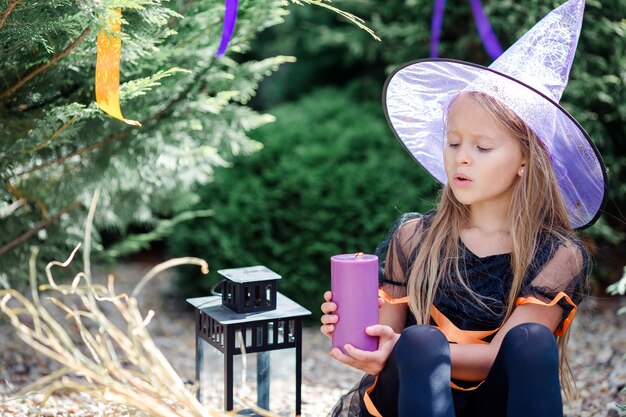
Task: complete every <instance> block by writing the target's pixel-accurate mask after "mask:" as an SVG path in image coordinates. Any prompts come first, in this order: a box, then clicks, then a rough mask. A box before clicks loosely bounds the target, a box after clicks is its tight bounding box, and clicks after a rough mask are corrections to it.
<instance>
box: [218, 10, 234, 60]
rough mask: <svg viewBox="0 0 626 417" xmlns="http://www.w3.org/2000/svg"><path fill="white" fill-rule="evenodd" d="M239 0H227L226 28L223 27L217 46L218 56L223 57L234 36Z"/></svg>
mask: <svg viewBox="0 0 626 417" xmlns="http://www.w3.org/2000/svg"><path fill="white" fill-rule="evenodd" d="M237 6H238V0H226V11H225V12H224V28H223V29H222V40H221V41H220V46H219V48H217V57H218V58H221V57H222V56H224V53H225V52H226V48H228V42H230V38H231V37H232V36H233V30H234V29H235V21H236V20H237Z"/></svg>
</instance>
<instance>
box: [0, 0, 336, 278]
mask: <svg viewBox="0 0 626 417" xmlns="http://www.w3.org/2000/svg"><path fill="white" fill-rule="evenodd" d="M297 3H300V2H297ZM304 3H310V4H318V5H322V6H324V7H326V8H331V6H330V5H329V4H327V3H322V2H320V1H305V2H304ZM287 6H288V3H287V2H285V1H282V0H240V2H239V10H238V15H237V23H236V27H235V31H234V34H233V37H232V39H231V41H230V44H229V48H228V52H227V54H226V56H224V57H222V58H221V59H216V57H215V56H216V51H217V48H218V45H219V42H220V34H221V31H222V22H223V18H224V7H225V6H224V2H223V0H171V1H167V0H102V1H94V2H83V1H79V0H45V1H26V0H24V1H22V0H0V57H1V58H2V59H0V178H1V179H2V187H0V271H1V272H0V283H1V284H3V285H5V286H6V285H10V284H13V283H15V282H16V281H19V280H23V279H24V278H25V277H26V273H25V267H26V258H27V256H28V245H30V244H37V245H40V246H41V251H40V257H39V259H41V260H42V262H44V261H45V262H47V261H49V260H51V259H65V257H66V256H67V254H68V253H69V249H70V248H71V247H73V246H75V245H76V243H77V242H79V241H81V240H82V228H83V227H82V226H83V223H84V218H85V216H86V214H87V210H86V206H87V205H88V203H89V200H90V196H91V195H92V194H93V192H94V190H95V189H96V188H98V189H100V190H101V193H102V195H101V198H100V203H99V206H98V213H97V216H96V219H95V222H94V223H95V226H96V228H97V229H99V230H101V231H102V230H117V231H120V233H122V234H123V233H124V231H125V230H127V227H128V225H129V224H132V223H134V222H139V223H142V224H148V225H153V226H154V230H155V231H156V233H155V234H153V235H152V237H155V236H158V235H159V234H162V233H166V232H167V230H169V229H171V225H172V223H173V222H172V221H171V220H167V221H166V222H165V223H163V222H161V220H160V219H162V218H164V217H167V216H169V215H170V214H171V213H173V212H178V211H180V210H181V209H184V208H186V207H189V206H191V204H192V203H193V202H195V201H196V200H197V197H196V195H195V194H194V193H193V191H192V186H193V185H194V184H197V183H204V182H207V181H209V180H210V178H211V173H212V169H213V167H214V166H216V165H225V164H227V161H228V159H229V158H230V157H231V156H233V155H237V154H247V153H250V152H253V151H255V150H257V149H258V148H259V146H260V145H259V144H258V143H257V142H255V141H253V140H251V139H250V138H248V136H247V132H248V131H249V130H250V129H254V128H256V127H258V126H261V125H264V124H266V123H268V122H271V121H273V117H272V116H270V115H267V114H260V113H258V112H256V111H254V110H252V109H251V108H250V107H248V106H247V105H246V104H247V102H248V101H249V100H250V98H251V97H252V96H253V95H254V94H255V91H256V89H257V87H258V84H259V82H260V81H261V80H262V79H263V78H264V77H266V76H268V75H269V74H271V73H272V72H273V71H275V70H276V69H277V68H278V67H279V66H280V65H281V64H283V63H286V62H293V61H294V58H293V57H288V56H275V57H271V58H265V59H260V60H258V61H252V60H244V59H239V60H237V58H238V57H241V56H242V55H241V54H243V53H245V52H247V51H248V50H249V49H250V44H251V41H252V39H253V38H254V37H255V36H256V34H257V33H258V32H260V31H262V30H264V29H265V28H267V27H270V26H273V25H276V24H278V23H281V22H282V21H283V17H284V16H285V15H286V14H287V13H288V10H287ZM116 8H121V10H122V16H123V20H122V59H121V72H120V79H121V80H122V82H123V84H122V86H121V89H120V96H121V100H120V101H121V108H122V111H123V113H124V115H125V117H127V118H129V119H134V120H138V121H140V122H141V124H142V127H134V126H129V125H127V124H124V123H123V122H121V121H119V120H117V119H114V118H112V117H110V116H108V115H107V114H105V113H104V112H103V111H102V110H100V109H99V108H98V105H97V104H96V103H95V99H94V95H95V93H94V79H95V65H96V37H97V34H98V32H99V31H100V30H101V28H103V27H107V22H109V21H110V19H111V18H112V13H113V12H112V11H113V10H115V9H116ZM335 11H337V10H336V9H335ZM196 214H198V215H206V213H204V212H201V213H196ZM189 215H190V214H189V213H187V214H186V215H185V216H186V218H187V217H189ZM175 220H176V219H175ZM175 220H174V223H175ZM97 242H98V236H97V233H96V248H95V249H98V248H99V247H100V248H101V245H98V244H97ZM116 253H117V254H120V253H121V252H120V251H117V252H116Z"/></svg>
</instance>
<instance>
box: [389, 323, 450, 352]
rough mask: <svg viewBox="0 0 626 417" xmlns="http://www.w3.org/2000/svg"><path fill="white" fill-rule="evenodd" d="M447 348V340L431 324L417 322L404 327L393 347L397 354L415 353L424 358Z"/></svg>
mask: <svg viewBox="0 0 626 417" xmlns="http://www.w3.org/2000/svg"><path fill="white" fill-rule="evenodd" d="M448 349H449V347H448V340H447V339H446V337H445V336H444V335H443V333H441V331H439V330H438V329H436V328H435V327H433V326H427V325H419V324H418V325H415V326H409V327H407V328H406V329H404V330H403V331H402V334H401V335H400V338H399V339H398V341H397V342H396V346H395V348H394V350H395V351H396V354H397V355H399V356H404V355H410V356H412V357H415V355H416V353H417V354H418V355H419V356H420V357H421V358H423V359H424V360H429V358H431V357H432V355H436V354H440V353H441V351H442V350H446V351H447V350H448Z"/></svg>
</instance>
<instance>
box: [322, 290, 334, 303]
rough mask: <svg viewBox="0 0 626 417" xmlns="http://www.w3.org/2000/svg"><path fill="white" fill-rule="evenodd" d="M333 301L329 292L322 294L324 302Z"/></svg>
mask: <svg viewBox="0 0 626 417" xmlns="http://www.w3.org/2000/svg"><path fill="white" fill-rule="evenodd" d="M332 299H333V293H332V292H331V291H326V292H325V293H324V300H326V301H330V300H332Z"/></svg>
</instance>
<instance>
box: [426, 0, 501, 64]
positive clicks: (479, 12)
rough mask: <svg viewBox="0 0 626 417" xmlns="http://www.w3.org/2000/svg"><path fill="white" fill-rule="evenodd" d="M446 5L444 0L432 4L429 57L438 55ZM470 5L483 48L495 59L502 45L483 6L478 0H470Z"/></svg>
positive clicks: (437, 0)
mask: <svg viewBox="0 0 626 417" xmlns="http://www.w3.org/2000/svg"><path fill="white" fill-rule="evenodd" d="M445 5H446V0H435V4H434V6H433V21H432V28H431V34H430V56H431V58H437V57H438V56H439V37H440V35H441V28H442V26H443V12H444V7H445ZM470 5H471V6H472V14H473V15H474V21H476V27H477V28H478V34H479V35H480V38H481V39H482V41H483V44H484V45H485V49H486V50H487V53H488V54H489V56H491V59H492V60H494V61H495V60H496V59H497V58H498V57H499V56H500V55H502V47H501V46H500V42H498V38H497V37H496V34H495V33H494V32H493V29H492V28H491V24H490V23H489V19H488V18H487V16H486V15H485V11H484V10H483V6H482V4H481V3H480V0H470Z"/></svg>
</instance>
